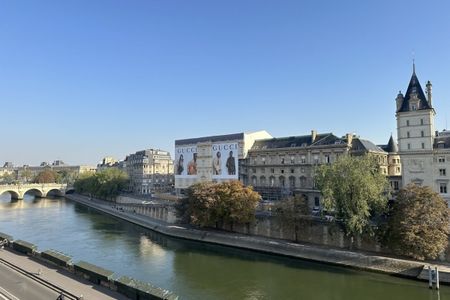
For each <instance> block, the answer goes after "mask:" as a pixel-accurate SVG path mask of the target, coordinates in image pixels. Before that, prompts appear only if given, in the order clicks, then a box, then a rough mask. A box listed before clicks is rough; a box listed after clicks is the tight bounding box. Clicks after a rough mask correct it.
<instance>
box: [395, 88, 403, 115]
mask: <svg viewBox="0 0 450 300" xmlns="http://www.w3.org/2000/svg"><path fill="white" fill-rule="evenodd" d="M403 99H404V98H403V94H402V91H398V95H397V98H395V102H396V103H397V111H399V110H400V108H402V105H403Z"/></svg>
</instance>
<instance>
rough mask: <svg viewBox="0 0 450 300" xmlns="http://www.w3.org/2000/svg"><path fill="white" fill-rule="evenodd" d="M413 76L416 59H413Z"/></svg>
mask: <svg viewBox="0 0 450 300" xmlns="http://www.w3.org/2000/svg"><path fill="white" fill-rule="evenodd" d="M413 74H416V59H415V58H414V57H413Z"/></svg>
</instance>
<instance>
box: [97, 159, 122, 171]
mask: <svg viewBox="0 0 450 300" xmlns="http://www.w3.org/2000/svg"><path fill="white" fill-rule="evenodd" d="M108 168H119V169H122V168H123V162H119V161H118V160H117V159H115V158H114V157H111V156H106V157H104V158H103V159H102V162H101V163H99V164H97V171H102V170H105V169H108Z"/></svg>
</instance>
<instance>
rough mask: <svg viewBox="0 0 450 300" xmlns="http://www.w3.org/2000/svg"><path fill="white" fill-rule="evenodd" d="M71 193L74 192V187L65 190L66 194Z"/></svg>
mask: <svg viewBox="0 0 450 300" xmlns="http://www.w3.org/2000/svg"><path fill="white" fill-rule="evenodd" d="M73 193H75V189H74V188H68V189H67V190H66V194H73Z"/></svg>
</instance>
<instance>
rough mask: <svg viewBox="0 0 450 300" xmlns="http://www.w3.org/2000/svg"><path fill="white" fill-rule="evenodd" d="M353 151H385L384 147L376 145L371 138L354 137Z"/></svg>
mask: <svg viewBox="0 0 450 300" xmlns="http://www.w3.org/2000/svg"><path fill="white" fill-rule="evenodd" d="M352 151H364V152H385V151H384V150H383V149H381V148H380V147H378V146H377V145H375V144H374V143H372V142H371V141H369V140H363V139H360V138H353V140H352Z"/></svg>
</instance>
